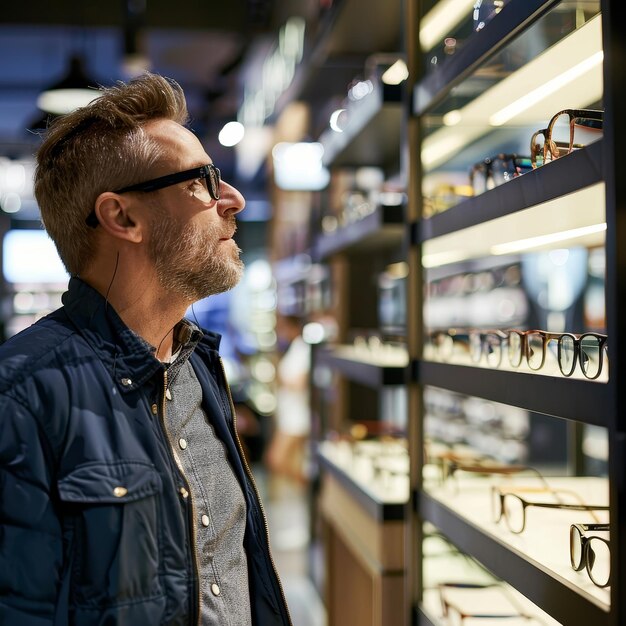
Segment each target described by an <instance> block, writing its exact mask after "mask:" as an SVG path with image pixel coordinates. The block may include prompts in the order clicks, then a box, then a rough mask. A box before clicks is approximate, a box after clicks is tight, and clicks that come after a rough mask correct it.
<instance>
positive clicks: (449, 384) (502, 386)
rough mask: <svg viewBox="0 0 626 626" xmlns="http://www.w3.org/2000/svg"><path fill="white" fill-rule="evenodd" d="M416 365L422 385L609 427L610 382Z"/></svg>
mask: <svg viewBox="0 0 626 626" xmlns="http://www.w3.org/2000/svg"><path fill="white" fill-rule="evenodd" d="M415 367H416V376H417V379H418V380H419V382H420V383H421V384H423V385H433V386H435V387H442V388H443V389H449V390H450V391H456V392H458V393H463V394H467V395H470V396H478V397H479V398H485V399H487V400H492V401H494V402H502V403H504V404H510V405H513V406H518V407H520V408H523V409H526V410H528V411H535V412H537V413H543V414H545V415H552V416H555V417H561V418H564V419H569V420H576V421H579V422H583V423H585V424H593V425H596V426H604V427H608V426H609V424H610V423H611V415H610V414H609V412H610V409H609V407H610V406H611V402H610V401H609V395H610V386H609V385H608V384H604V383H596V382H593V381H587V380H574V379H571V378H565V377H563V378H561V377H557V376H541V375H539V374H531V373H526V372H511V371H502V370H496V369H487V368H482V367H470V366H467V365H452V364H449V363H435V362H431V361H420V362H419V363H417V364H416V365H415Z"/></svg>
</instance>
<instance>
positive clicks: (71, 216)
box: [35, 73, 188, 275]
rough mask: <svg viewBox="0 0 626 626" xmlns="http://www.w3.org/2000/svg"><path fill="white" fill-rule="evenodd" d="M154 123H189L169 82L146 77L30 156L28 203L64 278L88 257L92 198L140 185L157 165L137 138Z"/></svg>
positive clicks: (153, 152)
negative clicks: (33, 202)
mask: <svg viewBox="0 0 626 626" xmlns="http://www.w3.org/2000/svg"><path fill="white" fill-rule="evenodd" d="M154 119H169V120H173V121H174V122H177V123H179V124H183V125H184V124H186V123H187V121H188V114H187V105H186V103H185V97H184V94H183V91H182V89H181V87H180V85H178V83H176V82H175V81H173V80H169V79H166V78H163V77H162V76H158V75H156V74H149V73H146V74H144V75H142V76H140V77H138V78H136V79H134V80H132V81H130V82H129V83H127V84H124V83H121V82H120V83H118V84H117V85H115V86H114V87H110V88H107V89H103V90H102V95H101V96H100V97H99V98H97V99H96V100H94V101H93V102H91V103H90V104H89V105H87V106H86V107H82V108H80V109H77V110H76V111H73V112H72V113H68V114H67V115H64V116H62V117H60V118H58V119H56V120H55V121H54V122H53V123H52V124H51V125H50V128H49V130H48V131H47V134H46V137H45V139H44V141H43V143H42V145H41V146H40V148H39V150H38V151H37V169H36V171H35V197H36V198H37V202H38V204H39V208H40V210H41V219H42V221H43V223H44V226H45V227H46V230H47V231H48V234H49V235H50V237H51V238H52V240H53V241H54V243H55V244H56V247H57V250H58V252H59V256H60V257H61V260H62V261H63V263H64V264H65V267H66V268H67V271H68V272H69V273H70V274H72V275H75V274H78V273H79V272H80V271H81V270H83V269H85V267H87V265H88V264H89V262H90V261H91V259H92V258H93V255H94V252H95V230H94V229H92V228H90V227H89V226H87V225H86V224H85V218H86V217H87V215H89V213H90V212H91V211H92V209H93V207H94V204H95V201H96V199H97V197H98V196H99V195H100V194H101V193H102V192H104V191H113V190H114V189H120V188H121V187H124V186H126V185H130V184H132V183H137V182H140V181H141V179H142V178H145V177H146V175H147V174H148V172H149V171H150V170H151V169H152V168H153V167H154V165H155V164H156V163H157V162H158V161H159V159H160V158H161V157H162V154H161V151H160V149H159V146H158V145H157V144H156V143H155V142H153V141H152V140H151V139H150V138H149V136H148V135H147V134H146V133H145V132H144V130H143V125H144V124H145V123H146V122H148V121H150V120H154Z"/></svg>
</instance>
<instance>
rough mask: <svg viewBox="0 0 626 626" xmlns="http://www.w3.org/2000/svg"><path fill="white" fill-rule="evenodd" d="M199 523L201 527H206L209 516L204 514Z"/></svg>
mask: <svg viewBox="0 0 626 626" xmlns="http://www.w3.org/2000/svg"><path fill="white" fill-rule="evenodd" d="M200 521H201V522H202V525H203V526H208V525H209V516H208V515H206V514H205V515H203V516H202V517H201V518H200Z"/></svg>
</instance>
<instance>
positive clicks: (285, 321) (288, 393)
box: [265, 315, 311, 484]
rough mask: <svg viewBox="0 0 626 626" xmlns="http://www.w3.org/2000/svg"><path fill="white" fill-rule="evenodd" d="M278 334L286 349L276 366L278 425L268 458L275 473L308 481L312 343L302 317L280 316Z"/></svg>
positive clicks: (267, 454)
mask: <svg viewBox="0 0 626 626" xmlns="http://www.w3.org/2000/svg"><path fill="white" fill-rule="evenodd" d="M276 334H277V337H278V348H279V350H283V351H284V352H283V355H282V356H281V358H280V360H279V362H278V368H277V378H278V388H277V392H276V414H275V418H276V420H275V429H274V433H273V436H272V439H271V441H270V444H269V447H268V450H267V453H266V457H265V460H266V463H267V466H268V469H269V470H270V472H272V473H273V474H274V475H276V476H282V477H286V478H288V479H290V480H291V481H293V482H296V483H300V484H306V483H307V481H308V473H307V456H308V441H309V435H310V433H311V409H310V404H309V372H310V369H311V347H310V345H309V344H308V343H306V342H305V341H304V339H303V338H302V321H301V320H300V318H298V317H296V316H292V315H283V316H279V317H278V318H277V320H276Z"/></svg>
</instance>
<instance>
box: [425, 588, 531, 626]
mask: <svg viewBox="0 0 626 626" xmlns="http://www.w3.org/2000/svg"><path fill="white" fill-rule="evenodd" d="M437 587H438V589H439V598H440V600H441V609H442V612H443V617H445V618H447V617H448V614H449V610H450V609H451V608H452V609H454V610H455V611H456V612H457V613H458V615H459V617H460V618H461V623H463V622H464V621H465V620H466V619H467V618H470V619H510V618H515V617H519V618H522V619H527V620H533V621H535V622H537V623H538V624H542V623H543V622H541V621H540V620H539V619H538V618H536V617H533V616H531V615H528V614H527V613H525V612H524V611H523V610H522V609H521V607H518V606H516V604H517V603H516V602H515V601H514V600H513V598H512V597H511V596H510V594H508V593H506V588H505V587H504V586H503V585H502V584H501V583H499V582H493V583H469V582H458V583H457V582H442V583H439V584H438V585H437ZM446 588H450V589H490V588H499V589H500V590H501V591H502V593H503V595H504V596H506V597H507V599H508V600H509V602H510V603H511V605H512V606H513V608H514V609H515V610H516V611H517V613H500V614H498V613H465V612H464V611H463V610H462V608H461V607H459V606H458V605H457V604H456V603H454V602H450V600H448V599H447V598H446V597H445V595H444V593H443V590H444V589H446Z"/></svg>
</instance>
